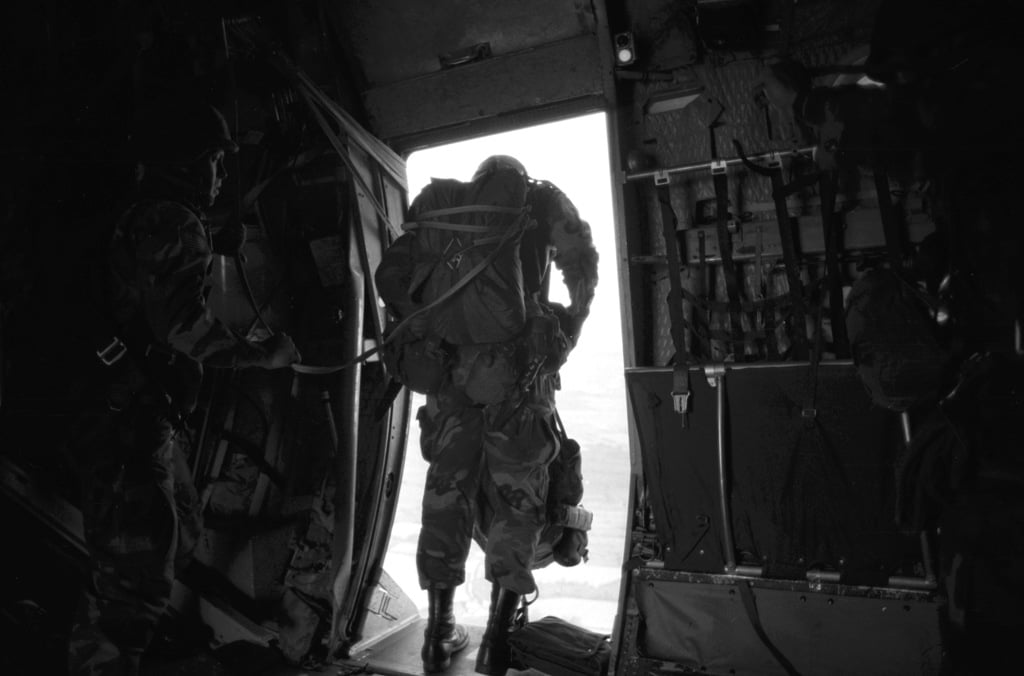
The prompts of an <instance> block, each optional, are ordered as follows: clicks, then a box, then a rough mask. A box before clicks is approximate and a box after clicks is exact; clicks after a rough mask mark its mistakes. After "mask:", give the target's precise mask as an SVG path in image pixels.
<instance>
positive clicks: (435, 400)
mask: <svg viewBox="0 0 1024 676" xmlns="http://www.w3.org/2000/svg"><path fill="white" fill-rule="evenodd" d="M527 203H528V204H529V205H530V207H531V212H530V213H531V216H532V217H533V218H535V219H536V220H537V227H536V228H534V229H531V230H529V231H527V232H526V233H525V234H524V236H523V239H522V241H521V243H520V256H521V259H522V264H523V278H524V289H525V291H526V294H527V307H528V308H532V314H534V315H537V314H549V313H551V312H552V310H553V309H554V306H553V305H552V304H549V303H547V302H546V301H545V300H544V298H543V288H544V283H545V277H546V276H547V274H548V272H549V264H550V263H551V262H552V261H553V262H554V263H555V265H556V266H557V267H558V268H559V269H560V270H561V271H562V274H563V279H564V282H565V285H566V287H567V288H568V289H569V293H570V298H571V301H572V304H571V306H570V307H569V308H568V309H567V310H566V309H562V308H557V310H556V312H557V311H560V312H561V315H562V316H561V318H562V320H563V321H564V322H565V323H564V324H563V326H562V328H563V331H564V333H565V334H566V335H568V336H570V338H569V340H570V342H571V343H572V344H574V343H575V337H576V335H577V334H578V331H579V327H580V325H581V324H582V322H583V320H584V319H585V318H586V316H587V314H588V312H589V307H590V303H591V301H592V300H593V297H594V289H595V288H596V286H597V251H596V249H595V248H594V245H593V240H592V238H591V234H590V227H589V226H588V225H587V223H586V222H585V221H583V220H582V219H580V217H579V214H578V213H577V211H576V208H575V207H574V206H573V205H572V203H571V202H570V201H569V199H568V198H567V197H566V196H565V195H564V194H563V193H562V192H561V191H560V190H558V188H556V187H555V186H553V185H551V184H550V183H543V182H533V183H531V187H530V192H529V195H528V197H527ZM528 314H531V312H528ZM478 349H479V348H474V347H473V346H469V347H463V348H460V349H459V354H458V355H457V357H456V360H455V364H454V366H453V368H452V369H451V370H450V372H449V373H448V374H447V377H446V379H445V381H444V384H443V385H442V387H441V390H440V391H439V392H438V393H437V395H435V396H430V397H428V398H427V405H426V406H424V407H423V408H421V409H420V411H419V414H418V416H417V417H418V420H419V423H420V429H421V437H420V444H421V449H422V452H423V457H424V458H425V459H426V460H428V461H429V462H430V467H429V469H428V470H427V480H426V490H425V492H424V496H423V517H422V519H423V521H422V529H421V531H420V539H419V546H418V550H417V568H418V571H419V577H420V586H421V587H422V588H423V589H428V588H430V587H431V586H447V587H454V586H457V585H459V584H461V583H462V582H463V580H464V578H465V561H466V557H467V555H468V553H469V546H470V542H471V539H472V534H473V529H474V523H475V522H476V525H477V526H479V527H480V528H481V529H482V531H483V535H484V537H482V538H481V541H482V542H483V543H484V551H485V565H486V576H487V579H488V580H490V581H491V582H495V583H497V584H498V585H499V586H500V587H502V588H504V589H508V590H511V591H514V592H516V593H519V594H527V593H530V592H532V591H533V590H534V589H536V585H535V584H534V580H533V575H532V573H531V570H532V569H533V568H535V567H536V563H537V561H536V556H537V552H538V545H539V544H540V542H539V540H540V535H541V532H542V531H543V530H544V529H545V527H546V526H547V525H548V523H547V522H548V511H547V510H548V485H549V473H548V465H549V464H550V463H551V462H552V461H553V460H554V459H555V458H556V457H557V455H558V453H559V450H560V448H559V446H560V444H559V435H558V434H557V433H556V432H555V423H554V416H555V390H556V389H558V373H557V370H556V369H554V370H551V371H550V372H548V373H542V374H541V375H539V376H538V377H537V378H536V380H535V381H534V382H533V383H532V386H531V387H529V388H528V389H527V390H526V391H523V390H522V389H519V390H518V391H514V392H513V393H512V394H511V395H510V396H509V397H508V398H506V399H505V400H504V401H500V402H498V403H490V404H486V405H481V404H478V403H474V401H473V399H472V398H471V397H470V396H468V395H467V393H466V389H467V384H469V383H468V382H467V381H468V378H469V375H468V373H467V372H468V371H469V363H468V362H470V361H472V357H473V353H474V351H475V350H478ZM578 467H579V466H578V464H576V465H575V469H574V471H576V472H578ZM576 483H577V484H579V482H578V481H577V482H576ZM569 499H572V498H571V497H570V498H569ZM576 500H578V496H576ZM576 500H573V502H572V504H575V502H576Z"/></svg>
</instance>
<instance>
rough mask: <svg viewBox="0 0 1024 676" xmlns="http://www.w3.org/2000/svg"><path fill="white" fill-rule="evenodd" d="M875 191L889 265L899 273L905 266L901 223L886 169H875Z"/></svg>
mask: <svg viewBox="0 0 1024 676" xmlns="http://www.w3.org/2000/svg"><path fill="white" fill-rule="evenodd" d="M874 173H875V193H876V194H877V199H878V212H879V214H880V215H881V217H882V231H883V232H884V233H885V250H886V253H887V254H888V255H887V258H888V259H889V267H890V268H891V269H892V270H893V272H896V273H897V274H899V272H900V270H901V269H902V268H903V241H902V238H901V237H900V224H899V223H898V222H897V220H896V210H895V209H893V205H892V194H891V193H890V192H889V175H888V174H887V173H886V171H885V169H881V168H879V169H875V172H874Z"/></svg>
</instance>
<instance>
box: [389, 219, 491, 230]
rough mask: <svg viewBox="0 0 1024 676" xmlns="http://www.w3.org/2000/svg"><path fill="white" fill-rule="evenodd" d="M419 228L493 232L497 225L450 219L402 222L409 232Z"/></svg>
mask: <svg viewBox="0 0 1024 676" xmlns="http://www.w3.org/2000/svg"><path fill="white" fill-rule="evenodd" d="M419 228H433V229H434V230H455V231H457V232H481V233H482V232H492V231H494V230H496V229H497V228H496V227H493V226H489V225H473V224H471V223H449V222H448V221H409V222H407V223H402V230H404V231H406V232H409V231H410V230H417V229H419Z"/></svg>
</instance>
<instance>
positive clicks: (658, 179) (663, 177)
mask: <svg viewBox="0 0 1024 676" xmlns="http://www.w3.org/2000/svg"><path fill="white" fill-rule="evenodd" d="M669 180H670V179H669V177H668V172H667V171H664V170H662V171H656V172H654V185H668V183H669Z"/></svg>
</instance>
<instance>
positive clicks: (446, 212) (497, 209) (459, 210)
mask: <svg viewBox="0 0 1024 676" xmlns="http://www.w3.org/2000/svg"><path fill="white" fill-rule="evenodd" d="M523 210H524V207H507V206H502V205H500V204H464V205H462V206H459V207H446V208H444V209H431V210H430V211H424V212H423V213H422V214H419V218H427V219H430V218H437V217H438V216H455V215H457V214H476V213H490V214H520V213H522V212H523Z"/></svg>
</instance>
